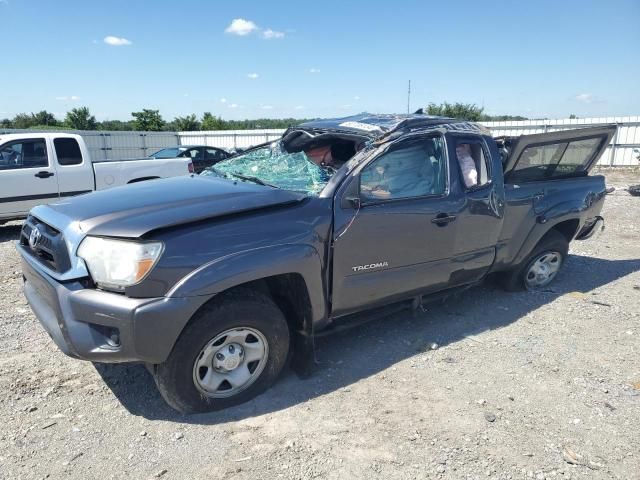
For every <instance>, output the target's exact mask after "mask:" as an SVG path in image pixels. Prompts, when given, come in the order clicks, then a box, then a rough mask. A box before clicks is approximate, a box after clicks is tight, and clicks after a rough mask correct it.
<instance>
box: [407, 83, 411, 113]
mask: <svg viewBox="0 0 640 480" xmlns="http://www.w3.org/2000/svg"><path fill="white" fill-rule="evenodd" d="M410 111H411V80H409V89H408V90H407V115H408V114H409V112H410Z"/></svg>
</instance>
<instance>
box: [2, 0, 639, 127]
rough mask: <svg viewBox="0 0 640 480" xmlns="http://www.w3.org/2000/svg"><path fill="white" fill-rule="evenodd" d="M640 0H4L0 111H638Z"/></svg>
mask: <svg viewBox="0 0 640 480" xmlns="http://www.w3.org/2000/svg"><path fill="white" fill-rule="evenodd" d="M638 25H640V0H610V1H607V2H604V1H596V0H591V1H589V0H582V1H573V0H565V1H561V0H553V1H547V0H544V1H543V0H528V1H526V2H507V1H497V0H484V1H466V0H457V1H455V2H450V1H445V0H437V1H411V0H406V1H402V2H400V1H383V2H379V1H372V0H369V1H366V2H364V1H345V0H341V1H333V0H323V1H321V2H300V1H280V2H273V1H272V2H265V1H242V0H234V1H233V2H222V1H215V0H197V1H196V0H180V1H165V0H154V1H150V0H149V1H142V0H126V1H123V0H110V1H97V0H91V1H86V0H82V1H77V0H58V1H51V0H0V59H1V60H2V62H1V64H2V68H1V69H0V118H4V117H12V116H14V115H15V114H16V113H20V112H35V111H39V110H43V109H46V110H48V111H51V112H54V113H55V114H56V115H57V116H58V117H60V118H63V117H64V114H65V112H66V111H68V110H69V109H71V108H74V107H79V106H87V107H89V109H90V110H91V112H92V113H93V114H94V115H95V116H96V117H97V119H98V120H129V119H131V115H130V114H131V112H132V111H138V110H140V109H142V108H152V109H159V110H160V112H161V114H162V115H163V117H164V118H165V119H166V120H171V119H173V118H174V117H175V116H178V115H179V116H183V115H187V114H190V113H196V114H198V116H200V115H201V114H202V113H203V112H205V111H209V112H212V113H213V114H214V115H219V116H221V117H223V118H225V119H244V118H260V117H270V118H283V117H296V118H315V117H332V116H345V115H349V114H353V113H358V112H363V111H367V112H379V113H396V112H406V110H407V86H408V81H409V80H411V102H410V108H411V109H412V110H415V109H417V108H420V107H422V106H424V105H426V104H428V103H430V102H434V103H440V102H443V101H448V102H464V103H475V104H477V105H480V106H484V108H485V112H486V113H489V114H493V115H497V114H511V115H523V116H526V117H529V118H544V117H546V118H563V117H567V116H568V115H569V114H575V115H578V116H580V117H585V116H613V115H620V116H622V115H640V88H639V87H640V53H639V52H640V28H639V27H638Z"/></svg>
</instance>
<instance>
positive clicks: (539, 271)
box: [524, 251, 562, 288]
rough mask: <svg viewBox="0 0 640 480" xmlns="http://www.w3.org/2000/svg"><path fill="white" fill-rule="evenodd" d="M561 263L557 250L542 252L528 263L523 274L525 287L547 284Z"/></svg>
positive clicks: (538, 286)
mask: <svg viewBox="0 0 640 480" xmlns="http://www.w3.org/2000/svg"><path fill="white" fill-rule="evenodd" d="M561 265H562V255H561V254H560V253H559V252H555V251H552V252H544V253H541V254H540V255H538V256H537V257H536V258H535V259H534V260H533V261H532V262H531V263H530V264H529V268H528V269H527V272H526V274H525V276H524V281H525V284H526V286H527V288H540V287H544V286H546V285H548V284H549V283H551V281H552V280H553V279H554V278H555V277H556V275H557V274H558V271H559V270H560V266H561Z"/></svg>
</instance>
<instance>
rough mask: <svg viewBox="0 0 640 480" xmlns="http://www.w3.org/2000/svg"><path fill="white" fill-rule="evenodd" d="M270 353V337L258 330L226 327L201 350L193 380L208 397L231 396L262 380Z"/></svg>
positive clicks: (195, 364) (194, 365)
mask: <svg viewBox="0 0 640 480" xmlns="http://www.w3.org/2000/svg"><path fill="white" fill-rule="evenodd" d="M268 356H269V345H268V343H267V339H266V338H265V337H264V335H263V334H262V333H260V332H259V331H258V330H255V329H253V328H248V327H245V328H234V329H230V330H226V331H224V332H222V333H220V334H219V335H217V336H216V337H214V338H213V339H212V340H211V341H209V342H208V343H207V344H206V345H205V346H204V347H203V348H202V350H200V353H199V354H198V356H197V357H196V360H195V362H194V364H193V383H194V384H195V386H196V388H197V389H198V390H199V391H200V392H201V393H202V394H204V395H206V396H207V397H211V398H225V397H231V396H233V395H236V394H238V393H240V392H241V391H243V390H245V389H246V388H248V387H249V386H250V385H251V384H252V383H253V382H255V381H256V380H257V379H258V377H259V376H260V374H261V373H262V371H263V370H264V367H265V365H266V363H267V358H268Z"/></svg>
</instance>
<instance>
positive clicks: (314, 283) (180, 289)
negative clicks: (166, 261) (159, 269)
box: [166, 244, 327, 323]
mask: <svg viewBox="0 0 640 480" xmlns="http://www.w3.org/2000/svg"><path fill="white" fill-rule="evenodd" d="M322 272H323V266H322V259H321V257H320V254H319V253H318V251H317V250H316V249H315V248H313V247H311V246H309V245H301V244H284V245H274V246H269V247H262V248H256V249H251V250H246V251H242V252H237V253H233V254H231V255H227V256H225V257H221V258H217V259H215V260H213V261H211V262H208V263H206V264H204V265H202V266H201V267H199V268H198V269H196V270H194V271H193V272H191V273H190V274H189V275H187V276H185V277H184V278H183V279H182V280H180V281H179V282H178V283H177V284H176V285H175V286H174V287H173V288H172V289H171V290H170V291H169V292H168V293H167V295H166V296H168V297H193V296H200V297H204V298H207V297H212V296H214V295H216V294H218V293H221V292H223V291H225V290H228V289H229V288H232V287H235V286H238V285H242V284H244V283H247V282H251V281H254V280H260V279H263V278H266V277H272V276H275V275H283V274H288V273H297V274H300V275H301V276H302V278H303V279H304V281H305V283H306V286H307V291H308V294H309V300H310V302H311V309H312V312H311V313H312V321H313V322H314V323H316V322H319V321H322V320H323V319H325V318H326V314H327V312H326V302H325V298H326V296H325V287H324V282H323V278H324V276H323V273H322Z"/></svg>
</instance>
